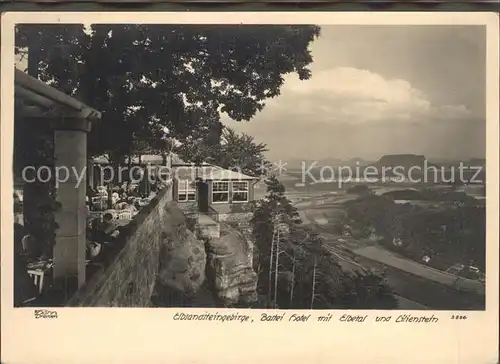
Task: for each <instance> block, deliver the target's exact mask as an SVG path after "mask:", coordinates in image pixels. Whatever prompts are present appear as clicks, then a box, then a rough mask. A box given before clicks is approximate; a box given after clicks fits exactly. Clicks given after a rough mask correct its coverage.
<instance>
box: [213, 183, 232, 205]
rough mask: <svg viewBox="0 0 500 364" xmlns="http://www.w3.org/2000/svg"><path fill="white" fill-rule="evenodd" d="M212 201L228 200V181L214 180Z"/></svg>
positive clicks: (221, 201)
mask: <svg viewBox="0 0 500 364" xmlns="http://www.w3.org/2000/svg"><path fill="white" fill-rule="evenodd" d="M212 202H213V203H223V202H229V182H220V181H214V182H213V183H212Z"/></svg>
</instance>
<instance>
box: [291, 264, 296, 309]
mask: <svg viewBox="0 0 500 364" xmlns="http://www.w3.org/2000/svg"><path fill="white" fill-rule="evenodd" d="M294 287H295V257H293V258H292V285H291V287H290V308H291V307H292V302H293V289H294Z"/></svg>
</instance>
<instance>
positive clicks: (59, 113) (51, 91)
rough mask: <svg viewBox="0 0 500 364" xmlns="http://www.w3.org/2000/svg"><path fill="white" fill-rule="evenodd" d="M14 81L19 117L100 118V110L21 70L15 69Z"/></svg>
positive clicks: (94, 119)
mask: <svg viewBox="0 0 500 364" xmlns="http://www.w3.org/2000/svg"><path fill="white" fill-rule="evenodd" d="M14 83H15V89H14V96H15V107H16V115H18V113H19V114H20V116H21V117H41V118H52V117H68V118H79V119H86V120H89V121H97V120H100V119H101V116H102V115H101V112H99V111H97V110H95V109H93V108H91V107H90V106H88V105H85V104H84V103H83V102H81V101H78V100H77V99H75V98H73V97H71V96H68V95H66V94H65V93H64V92H61V91H59V90H57V89H55V88H54V87H51V86H49V85H47V84H46V83H44V82H42V81H40V80H38V79H36V78H34V77H32V76H30V75H28V74H27V73H24V72H22V71H21V70H18V69H16V70H15V81H14Z"/></svg>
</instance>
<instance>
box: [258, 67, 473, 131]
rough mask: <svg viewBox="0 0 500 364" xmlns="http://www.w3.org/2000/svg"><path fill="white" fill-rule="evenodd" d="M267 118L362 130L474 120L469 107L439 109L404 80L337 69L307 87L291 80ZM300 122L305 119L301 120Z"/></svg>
mask: <svg viewBox="0 0 500 364" xmlns="http://www.w3.org/2000/svg"><path fill="white" fill-rule="evenodd" d="M264 113H266V114H267V115H269V116H270V115H271V113H272V114H275V115H276V117H277V118H280V116H285V115H287V114H290V113H293V114H294V116H295V117H294V118H295V119H297V118H298V117H299V116H301V117H302V119H304V122H307V123H310V122H311V121H313V122H314V121H316V122H320V123H348V124H362V123H366V122H377V121H382V122H412V123H415V122H425V121H428V120H429V119H433V120H453V119H462V118H466V117H469V116H470V111H469V110H468V109H467V108H466V107H465V106H464V105H434V104H433V103H432V101H431V100H429V98H428V97H427V95H426V94H425V93H424V92H422V91H421V90H418V89H416V88H414V87H412V85H411V84H410V83H409V82H408V81H406V80H402V79H386V78H384V77H383V76H381V75H379V74H377V73H374V72H370V71H368V70H363V69H357V68H352V67H337V68H332V69H328V70H321V71H319V72H315V73H313V77H312V78H311V79H310V80H307V81H300V80H299V79H298V78H297V77H296V76H295V75H288V76H287V77H286V80H285V84H284V86H283V89H282V94H281V96H279V97H277V98H275V99H273V100H271V101H269V102H268V104H267V106H266V110H265V111H264ZM299 119H300V118H299Z"/></svg>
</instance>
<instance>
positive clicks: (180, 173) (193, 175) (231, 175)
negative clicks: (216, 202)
mask: <svg viewBox="0 0 500 364" xmlns="http://www.w3.org/2000/svg"><path fill="white" fill-rule="evenodd" d="M173 173H174V177H175V178H177V179H179V180H195V179H197V178H201V179H202V180H205V181H219V180H232V181H234V180H258V179H259V178H257V177H252V176H249V175H246V174H244V173H240V172H237V171H231V170H229V169H224V168H222V167H219V166H214V165H209V164H206V165H205V166H202V167H195V166H179V167H175V168H174V171H173Z"/></svg>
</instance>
